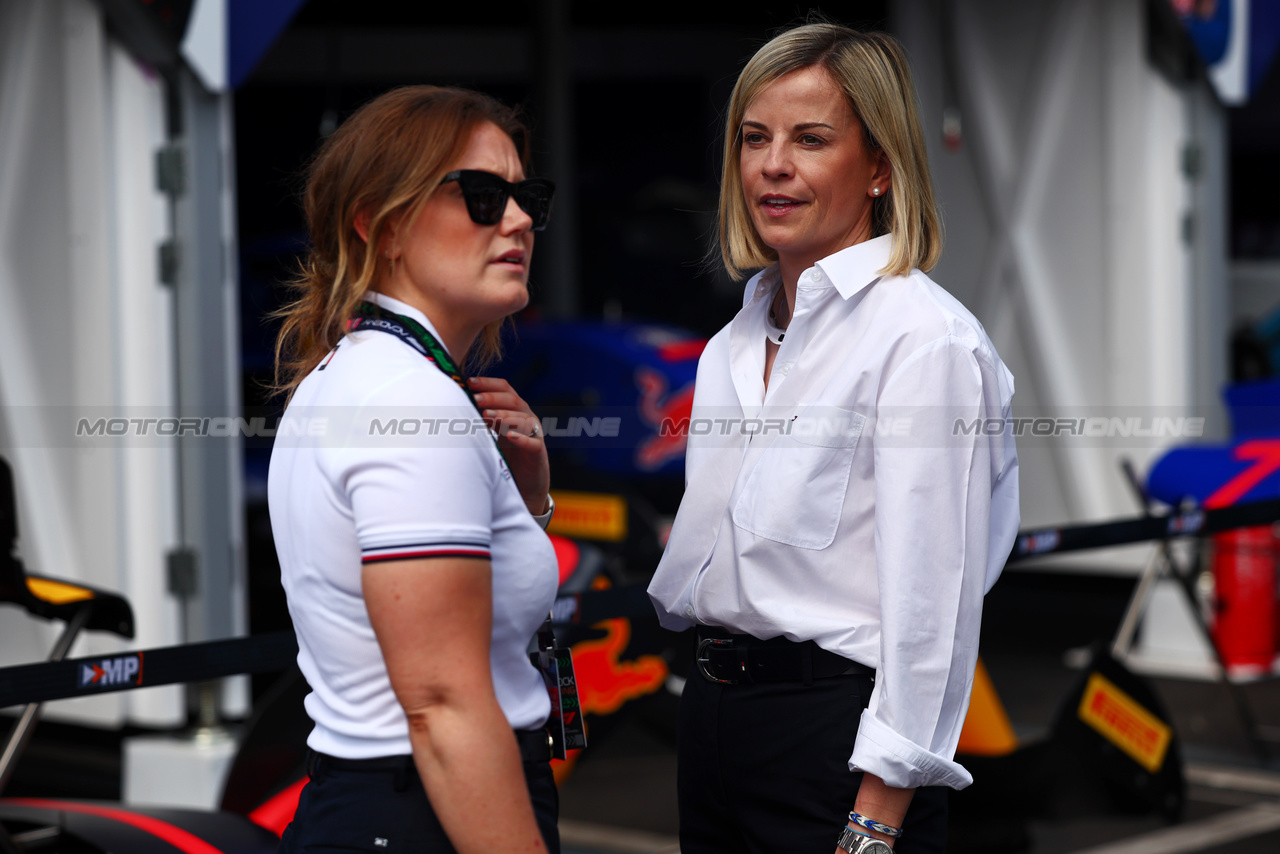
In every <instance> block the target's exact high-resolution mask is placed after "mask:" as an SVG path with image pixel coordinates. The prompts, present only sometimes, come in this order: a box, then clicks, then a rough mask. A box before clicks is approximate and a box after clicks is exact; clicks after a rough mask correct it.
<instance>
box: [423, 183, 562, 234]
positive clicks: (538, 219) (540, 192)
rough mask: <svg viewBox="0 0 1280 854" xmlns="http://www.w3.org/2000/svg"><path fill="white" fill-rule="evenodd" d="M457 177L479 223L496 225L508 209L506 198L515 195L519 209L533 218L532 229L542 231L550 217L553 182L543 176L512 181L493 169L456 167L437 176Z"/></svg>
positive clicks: (553, 189)
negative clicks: (493, 171) (486, 170)
mask: <svg viewBox="0 0 1280 854" xmlns="http://www.w3.org/2000/svg"><path fill="white" fill-rule="evenodd" d="M450 181H457V182H458V186H459V187H461V188H462V198H463V199H464V200H466V203H467V213H468V214H470V215H471V221H472V222H474V223H476V224H478V225H497V224H498V223H499V222H500V221H501V220H502V215H503V213H505V212H506V210H507V199H508V198H515V200H516V204H517V205H519V206H520V210H522V211H524V212H525V213H527V214H528V215H529V216H530V217H532V218H533V230H534V231H542V229H544V228H546V227H547V220H548V219H550V218H551V197H552V196H554V195H555V192H556V185H555V184H554V183H553V182H551V181H548V180H546V179H545V178H528V179H526V180H524V181H520V182H518V183H515V184H513V183H511V182H510V181H506V180H504V179H503V178H502V177H501V176H499V175H495V174H493V173H492V172H482V171H481V170H479V169H458V170H456V171H454V172H450V173H449V174H448V175H445V176H444V177H443V178H441V179H440V183H441V184H447V183H449V182H450Z"/></svg>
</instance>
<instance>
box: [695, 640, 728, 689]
mask: <svg viewBox="0 0 1280 854" xmlns="http://www.w3.org/2000/svg"><path fill="white" fill-rule="evenodd" d="M713 646H727V647H732V646H733V641H732V640H730V639H729V638H702V639H700V640H699V641H698V658H697V661H698V672H699V673H701V674H702V675H703V677H704V678H705V679H706V680H707V681H708V682H718V683H720V684H721V685H737V684H738V680H737V679H721V678H720V677H718V676H713V675H712V674H711V671H710V670H708V669H707V665H709V664H710V663H711V659H709V658H707V650H708V649H710V648H711V647H713Z"/></svg>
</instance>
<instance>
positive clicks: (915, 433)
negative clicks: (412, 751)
mask: <svg viewBox="0 0 1280 854" xmlns="http://www.w3.org/2000/svg"><path fill="white" fill-rule="evenodd" d="M1275 410H1276V411H1275V413H1273V414H1274V416H1275V417H1278V418H1280V407H1277V408H1275ZM535 412H536V416H530V415H528V414H521V415H513V416H511V417H509V418H506V419H505V420H503V421H501V422H498V421H494V420H493V419H486V418H483V417H482V416H481V414H480V413H479V412H477V411H476V410H475V409H474V408H472V407H470V406H466V405H451V406H380V407H358V406H330V407H325V406H309V407H300V406H293V407H290V409H289V410H288V412H287V413H284V414H281V413H280V411H279V410H273V409H270V408H265V407H264V408H259V409H248V410H245V411H242V412H237V413H219V412H216V411H208V410H206V411H204V412H199V411H196V412H190V411H175V410H173V409H172V408H167V407H159V406H154V407H141V406H140V407H108V406H103V407H82V406H30V407H21V406H18V407H3V408H0V427H3V428H4V430H5V432H6V435H7V442H8V443H9V444H11V445H13V446H16V447H20V446H26V445H29V446H33V447H34V446H44V447H86V446H87V447H110V446H113V445H115V446H120V447H169V446H172V445H174V444H175V443H190V442H216V441H221V442H244V443H246V446H247V447H266V446H270V445H273V444H274V445H277V446H279V445H281V443H282V442H283V443H285V444H288V445H292V446H305V445H314V446H332V447H355V446H371V447H373V446H379V445H388V446H395V447H411V446H415V445H420V446H424V447H425V446H441V447H452V446H457V447H463V446H468V445H472V444H474V443H475V441H476V439H477V438H484V439H486V440H487V438H488V437H489V436H494V435H498V436H500V435H501V434H503V433H506V432H512V431H515V432H521V433H525V434H526V435H528V434H531V433H537V434H538V435H539V436H541V437H543V438H545V439H546V441H547V443H548V448H549V449H552V450H555V449H557V448H560V449H571V448H581V449H604V448H617V449H630V450H631V451H632V452H634V453H635V454H637V455H639V456H638V457H637V459H641V460H642V462H644V464H645V465H649V466H651V467H652V466H654V465H658V464H660V463H661V464H665V463H666V462H667V461H671V460H675V459H677V458H679V457H682V456H683V454H684V452H685V448H686V445H688V444H693V445H695V446H705V447H712V446H725V447H729V446H733V447H744V443H746V444H750V445H755V444H757V443H762V442H763V443H768V444H769V445H771V446H776V447H778V448H787V447H792V446H798V447H804V446H822V447H830V448H851V447H858V446H866V445H867V444H868V443H871V442H874V443H875V446H876V447H881V448H885V447H900V448H910V447H920V448H937V447H961V446H964V447H968V446H971V445H973V444H974V443H975V442H976V441H980V440H983V439H987V440H990V441H998V440H999V439H1001V438H1002V437H1004V438H1008V439H1010V440H1012V441H1013V442H1015V443H1016V445H1017V447H1018V448H1019V449H1023V448H1035V447H1054V446H1063V447H1115V448H1141V447H1149V448H1158V447H1167V446H1169V445H1173V444H1178V443H1182V442H1187V441H1195V440H1207V439H1212V438H1214V437H1218V438H1224V439H1225V438H1226V437H1227V436H1229V435H1231V431H1230V429H1229V425H1228V424H1227V421H1226V418H1225V417H1224V416H1225V413H1222V412H1218V411H1216V410H1205V409H1196V408H1192V407H1101V406H1092V407H1079V408H1068V407H1023V408H1015V410H1014V412H1013V413H1011V414H1006V415H1004V416H1001V415H1000V413H999V412H996V413H984V412H983V411H982V410H981V409H976V408H975V407H972V406H969V407H954V406H951V407H949V406H942V405H936V406H935V405H923V406H897V407H888V406H880V407H871V408H867V409H865V410H862V409H859V410H854V409H850V408H843V407H834V406H827V405H817V404H792V405H789V406H778V405H768V406H764V407H756V408H754V409H750V408H749V409H747V410H746V411H745V413H744V410H743V409H742V408H740V407H737V406H723V407H696V408H694V409H693V410H692V411H687V410H686V411H685V412H675V413H672V412H666V413H661V414H656V413H651V412H648V411H645V410H643V409H641V408H638V407H635V406H591V407H585V406H558V407H545V408H543V407H539V408H538V409H537V410H535ZM1251 417H1255V418H1257V417H1261V414H1260V413H1252V414H1251ZM1268 417H1270V416H1268ZM535 428H536V430H535Z"/></svg>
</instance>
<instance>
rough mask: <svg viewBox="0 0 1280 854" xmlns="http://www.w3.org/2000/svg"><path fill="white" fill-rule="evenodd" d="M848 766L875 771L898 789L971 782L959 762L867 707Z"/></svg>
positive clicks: (850, 768)
mask: <svg viewBox="0 0 1280 854" xmlns="http://www.w3.org/2000/svg"><path fill="white" fill-rule="evenodd" d="M849 770H850V771H866V772H868V773H871V774H874V775H876V776H877V777H879V778H880V779H881V780H884V782H885V783H886V784H887V785H890V786H894V787H895V788H899V789H917V788H919V787H921V786H949V787H950V788H952V789H963V788H964V787H966V786H968V785H969V784H970V783H972V782H973V776H972V775H971V774H970V773H969V772H968V771H966V770H965V769H964V767H963V766H962V765H960V764H959V763H957V762H954V761H952V760H950V759H946V758H944V757H942V756H939V755H938V754H936V753H930V752H929V751H927V750H925V749H924V748H923V747H920V746H919V745H917V744H913V743H912V742H910V741H908V740H907V739H905V738H903V737H902V736H900V735H898V734H897V733H896V732H894V731H893V730H891V729H889V727H887V726H886V725H885V724H884V723H882V722H881V721H879V720H878V719H877V718H876V717H875V716H874V715H872V714H871V711H870V710H869V709H868V710H865V711H863V713H862V721H861V723H860V724H859V725H858V740H857V742H856V743H855V744H854V746H853V756H851V757H849Z"/></svg>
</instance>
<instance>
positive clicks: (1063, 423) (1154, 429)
mask: <svg viewBox="0 0 1280 854" xmlns="http://www.w3.org/2000/svg"><path fill="white" fill-rule="evenodd" d="M951 435H953V436H978V435H982V436H1001V435H1010V436H1013V437H1014V438H1020V437H1023V436H1037V437H1044V438H1047V437H1054V438H1064V437H1070V436H1080V437H1083V438H1088V439H1129V438H1135V439H1199V438H1201V437H1203V436H1204V435H1205V418H1204V417H1203V416H1197V415H1191V416H1186V415H1176V416H1168V415H1154V416H1149V417H1142V416H1124V417H1119V416H1106V415H1091V416H1085V417H1079V418H1077V417H1063V416H1057V417H1047V416H1042V417H1021V418H972V419H964V418H957V419H956V420H955V422H954V423H953V424H952V427H951Z"/></svg>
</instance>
